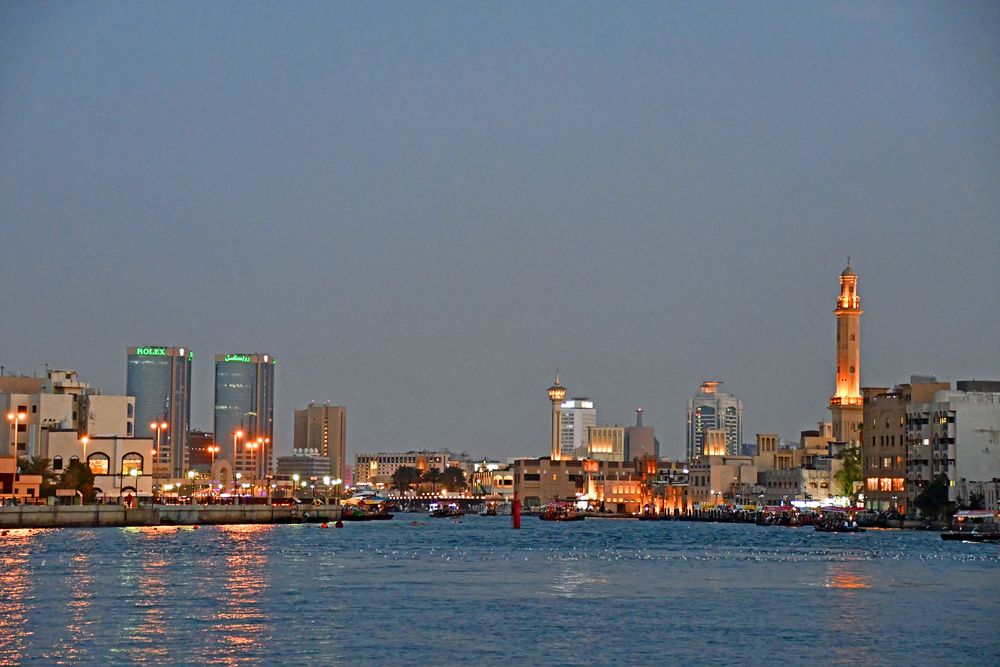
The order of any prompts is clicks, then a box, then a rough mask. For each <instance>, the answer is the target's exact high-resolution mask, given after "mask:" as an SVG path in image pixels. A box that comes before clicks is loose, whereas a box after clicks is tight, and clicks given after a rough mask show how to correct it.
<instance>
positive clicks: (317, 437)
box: [294, 403, 347, 479]
mask: <svg viewBox="0 0 1000 667" xmlns="http://www.w3.org/2000/svg"><path fill="white" fill-rule="evenodd" d="M294 449H295V450H299V451H304V450H314V451H316V452H318V453H319V455H320V456H323V457H326V458H327V459H329V461H330V466H329V473H330V475H331V476H332V477H334V478H335V479H344V466H345V464H346V462H347V408H346V407H344V406H343V405H330V404H329V403H310V404H309V405H308V406H307V407H306V409H305V410H296V411H295V433H294Z"/></svg>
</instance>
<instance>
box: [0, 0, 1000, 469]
mask: <svg viewBox="0 0 1000 667" xmlns="http://www.w3.org/2000/svg"><path fill="white" fill-rule="evenodd" d="M848 255H850V256H851V261H852V264H853V266H854V268H855V269H856V270H857V272H858V274H859V275H860V294H861V299H862V307H863V308H864V311H865V314H864V316H863V317H862V324H861V331H862V337H861V341H862V342H861V345H862V348H861V355H862V367H861V379H862V384H863V385H866V386H867V385H874V386H891V385H892V384H894V383H897V382H901V381H905V380H907V379H908V377H909V375H910V374H911V373H927V374H936V375H937V376H938V377H939V378H940V379H946V380H951V381H952V382H954V381H955V380H957V379H968V378H973V377H975V378H988V379H1000V268H998V267H1000V4H998V3H996V2H986V3H976V2H950V3H947V2H940V3H937V2H935V3H930V2H900V3H836V4H825V3H815V2H811V3H801V2H766V3H764V2H752V3H751V2H747V3H737V4H723V3H714V2H712V3H709V2H690V3H673V2H671V3H668V2H656V3H598V4H590V3H577V2H573V3H555V2H545V3H518V2H502V3H485V2H482V3H472V2H464V3H463V2H454V3H451V2H439V3H412V2H411V3H389V2H379V3H351V4H347V3H291V4H289V3H266V4H255V3H242V2H241V3H224V2H212V3H201V2H198V3H183V2H171V3H124V2H123V3H114V2H110V3H109V2H102V3H65V2H60V3H47V2H4V3H2V4H0V272H2V280H0V312H2V314H3V317H2V324H0V363H2V364H3V366H4V367H5V369H6V372H7V373H11V372H14V373H23V374H28V375H30V374H32V373H38V374H42V373H44V370H45V365H46V364H48V365H49V366H50V367H54V368H75V369H77V370H79V372H80V375H81V377H82V379H84V380H86V381H89V382H91V383H92V384H93V385H95V386H97V387H100V388H102V389H103V390H104V391H105V392H107V393H123V392H124V390H125V356H126V353H125V350H126V348H127V347H128V346H131V345H147V344H158V345H183V346H186V347H189V348H190V349H193V350H194V351H195V354H196V358H195V369H194V373H195V383H194V394H193V413H194V414H193V424H194V426H195V427H199V428H204V429H211V428H212V400H213V367H212V357H213V355H214V354H216V353H226V352H254V351H261V352H267V353H270V354H272V355H274V356H276V357H277V359H278V365H277V367H276V386H277V389H276V392H277V401H276V406H275V415H276V434H277V435H276V440H277V446H278V450H279V453H281V452H282V450H284V451H288V450H290V448H291V424H292V410H293V409H295V408H300V407H304V406H305V404H306V403H307V402H309V401H311V400H315V401H325V400H329V401H331V402H334V403H343V404H345V405H347V407H348V438H349V454H350V461H351V462H353V455H354V454H355V453H357V452H359V451H369V450H383V451H396V450H406V449H415V448H438V447H447V448H449V449H451V450H453V451H462V450H465V451H468V452H469V453H470V454H473V455H480V456H482V455H491V456H496V457H501V458H506V457H508V456H514V455H542V454H546V453H547V452H548V437H549V430H548V429H549V422H548V420H549V407H548V400H547V397H546V395H545V389H546V387H547V386H548V385H549V384H550V383H551V381H552V378H553V374H554V372H555V369H556V368H558V369H559V371H560V374H561V376H562V380H563V384H565V385H566V386H567V388H568V390H569V393H570V395H571V396H588V397H591V398H593V399H594V400H595V401H596V402H597V406H598V421H599V422H600V423H607V424H614V423H618V424H630V423H632V422H633V420H634V413H633V409H634V408H635V407H637V406H642V407H643V408H645V409H646V419H645V421H646V423H647V424H652V425H654V426H655V427H656V430H657V436H658V437H659V439H660V441H661V444H662V451H661V453H662V454H663V455H665V456H671V457H680V456H682V453H683V450H684V429H685V417H684V414H685V408H686V401H687V399H688V398H689V397H690V396H691V395H692V394H693V393H694V392H695V391H696V390H697V388H698V384H699V382H700V381H701V380H702V379H706V378H715V379H720V380H723V381H724V383H725V384H724V385H723V388H724V389H725V390H727V391H730V392H732V393H735V394H736V395H737V396H739V397H740V398H741V399H742V400H743V402H744V440H745V441H748V442H749V441H752V440H753V435H754V433H755V432H760V431H777V432H779V433H780V434H781V435H782V436H783V437H785V438H787V439H797V437H798V432H799V431H800V430H801V429H804V428H811V427H814V426H815V423H816V421H818V420H820V419H828V418H829V412H828V411H827V409H826V403H827V399H828V397H829V395H830V394H831V393H832V391H833V384H834V365H835V358H834V352H835V350H834V345H835V330H834V315H833V313H832V311H833V308H834V299H835V297H836V294H837V289H838V283H837V280H838V275H839V273H840V271H841V270H842V269H843V268H844V265H845V263H846V260H847V256H848Z"/></svg>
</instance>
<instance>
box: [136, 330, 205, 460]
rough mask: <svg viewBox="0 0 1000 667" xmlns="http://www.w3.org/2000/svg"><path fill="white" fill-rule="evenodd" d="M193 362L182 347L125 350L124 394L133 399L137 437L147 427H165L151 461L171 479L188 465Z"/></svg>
mask: <svg viewBox="0 0 1000 667" xmlns="http://www.w3.org/2000/svg"><path fill="white" fill-rule="evenodd" d="M193 360H194V353H193V352H191V351H190V350H188V349H187V348H184V347H166V346H142V347H139V346H137V347H130V348H128V360H127V371H126V381H125V384H126V389H125V393H126V394H127V395H129V396H132V397H133V398H135V423H136V424H138V429H139V433H138V434H137V435H146V434H147V433H148V431H146V430H145V429H150V424H153V423H156V424H160V423H166V424H167V428H166V429H162V432H161V433H160V447H159V449H158V450H157V452H156V455H155V457H154V458H155V462H156V465H158V466H160V467H161V468H163V469H164V470H165V471H166V472H168V473H169V475H170V476H171V477H181V476H182V475H183V474H185V473H186V472H187V468H188V465H189V464H188V459H187V454H188V433H189V431H190V428H191V367H192V363H193Z"/></svg>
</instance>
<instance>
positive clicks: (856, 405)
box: [830, 258, 864, 442]
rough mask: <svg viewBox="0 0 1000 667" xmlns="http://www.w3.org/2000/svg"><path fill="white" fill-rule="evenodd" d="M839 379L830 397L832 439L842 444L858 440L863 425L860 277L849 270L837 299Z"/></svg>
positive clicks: (842, 276)
mask: <svg viewBox="0 0 1000 667" xmlns="http://www.w3.org/2000/svg"><path fill="white" fill-rule="evenodd" d="M833 312H834V314H835V315H836V316H837V376H836V385H835V388H834V394H833V396H831V397H830V411H831V413H832V416H833V437H834V438H835V439H836V440H837V441H840V442H851V441H856V440H857V438H858V425H859V424H860V423H861V418H862V417H861V412H862V407H861V404H862V399H861V313H862V312H864V311H862V310H861V296H860V295H859V294H858V274H857V273H855V272H854V269H853V268H851V259H850V258H848V259H847V268H846V269H844V270H843V272H841V274H840V295H839V296H838V297H837V307H836V308H835V309H834V311H833Z"/></svg>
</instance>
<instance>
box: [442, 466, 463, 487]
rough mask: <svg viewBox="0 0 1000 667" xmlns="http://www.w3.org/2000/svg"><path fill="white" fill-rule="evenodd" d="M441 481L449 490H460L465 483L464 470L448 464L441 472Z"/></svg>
mask: <svg viewBox="0 0 1000 667" xmlns="http://www.w3.org/2000/svg"><path fill="white" fill-rule="evenodd" d="M441 483H442V484H444V488H446V489H448V490H449V491H461V490H462V489H464V488H465V487H466V486H467V484H466V481H465V471H464V470H462V469H461V468H458V467H456V466H448V467H447V468H446V469H445V471H444V472H443V473H441Z"/></svg>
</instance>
